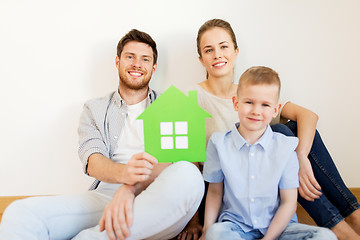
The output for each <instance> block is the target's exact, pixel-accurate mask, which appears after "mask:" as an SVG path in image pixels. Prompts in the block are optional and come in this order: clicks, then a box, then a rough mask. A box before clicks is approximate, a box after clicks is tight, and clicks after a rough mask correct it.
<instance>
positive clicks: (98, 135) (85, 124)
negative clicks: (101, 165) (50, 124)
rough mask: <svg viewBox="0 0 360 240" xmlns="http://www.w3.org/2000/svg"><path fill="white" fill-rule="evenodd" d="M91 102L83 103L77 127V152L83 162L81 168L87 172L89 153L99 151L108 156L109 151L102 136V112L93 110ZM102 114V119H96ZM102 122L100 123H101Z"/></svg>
mask: <svg viewBox="0 0 360 240" xmlns="http://www.w3.org/2000/svg"><path fill="white" fill-rule="evenodd" d="M90 105H91V102H90V101H89V102H87V103H85V105H84V107H83V112H82V114H81V117H80V123H79V128H78V134H79V150H78V154H79V157H80V160H81V162H82V163H83V170H84V173H85V174H88V173H87V164H88V159H89V157H90V155H91V154H94V153H100V154H102V155H104V156H105V157H109V151H108V149H107V146H106V143H105V136H104V125H105V124H104V114H105V113H101V111H95V112H94V109H91V107H90ZM99 115H102V117H101V118H102V119H103V120H102V121H100V122H99V121H96V118H97V117H99ZM101 124H102V125H101Z"/></svg>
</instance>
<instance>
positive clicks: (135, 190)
mask: <svg viewBox="0 0 360 240" xmlns="http://www.w3.org/2000/svg"><path fill="white" fill-rule="evenodd" d="M156 61H157V50H156V43H155V42H154V41H153V39H152V38H151V37H150V36H149V35H148V34H146V33H144V32H140V31H138V30H135V29H134V30H131V31H130V32H129V33H128V34H126V35H125V36H124V37H123V38H122V39H121V40H120V41H119V44H118V48H117V56H116V58H115V64H116V68H117V69H118V73H119V88H118V91H115V92H113V93H111V94H110V95H108V96H106V97H103V98H99V99H93V100H90V101H88V102H87V103H86V104H85V105H84V111H83V114H82V116H81V119H80V126H79V136H80V148H79V156H80V158H81V160H82V162H83V164H84V171H85V173H86V174H88V175H90V176H92V177H94V178H96V179H97V180H96V181H95V182H94V184H93V185H92V187H91V190H93V191H89V192H86V193H83V194H79V195H75V196H73V195H72V196H54V197H39V198H29V199H25V200H21V201H18V202H14V203H13V204H11V205H10V206H9V207H8V209H7V210H6V212H5V213H4V216H3V221H2V224H1V226H0V239H26V240H30V239H69V238H72V237H74V236H75V235H77V236H76V237H75V238H74V239H86V240H89V239H111V240H113V239H125V238H127V239H169V238H172V237H175V236H176V235H177V234H178V233H179V232H180V231H181V230H182V229H183V228H184V227H185V225H186V224H187V222H188V221H189V220H190V219H191V217H192V216H193V215H194V213H195V212H196V209H197V208H198V205H199V204H200V201H201V198H202V195H203V191H204V186H203V180H202V176H201V174H200V172H199V171H198V169H197V168H196V167H195V165H194V164H191V163H188V162H178V163H175V164H165V163H162V164H158V163H157V160H156V158H155V157H153V156H151V155H149V154H147V153H145V152H143V151H144V139H143V129H142V122H140V121H139V120H136V118H137V116H139V115H140V114H141V113H142V112H143V111H144V109H145V108H146V107H147V106H148V105H149V104H151V103H152V102H153V101H154V100H155V98H156V93H155V92H154V91H153V90H151V89H150V88H149V82H150V79H151V76H152V74H153V73H154V72H155V70H156V67H157V64H156ZM144 190H146V191H144ZM104 209H105V210H104ZM99 220H100V221H99ZM97 223H98V224H99V225H98V226H96V227H93V226H95V225H96V224H97ZM80 231H81V233H80V234H78V233H79V232H80Z"/></svg>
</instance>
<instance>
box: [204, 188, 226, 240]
mask: <svg viewBox="0 0 360 240" xmlns="http://www.w3.org/2000/svg"><path fill="white" fill-rule="evenodd" d="M223 193H224V181H221V182H219V183H209V189H208V193H207V195H206V202H205V218H204V228H203V233H202V236H201V238H200V240H205V235H206V231H207V230H208V229H209V227H210V226H211V225H212V224H214V223H215V222H216V220H217V218H218V215H219V211H220V207H221V202H222V197H223Z"/></svg>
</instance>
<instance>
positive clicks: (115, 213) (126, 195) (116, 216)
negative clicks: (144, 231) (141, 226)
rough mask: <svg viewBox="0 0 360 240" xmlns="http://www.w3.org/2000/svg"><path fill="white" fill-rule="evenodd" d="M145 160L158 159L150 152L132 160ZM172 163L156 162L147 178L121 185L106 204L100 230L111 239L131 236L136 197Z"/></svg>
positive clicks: (140, 154)
mask: <svg viewBox="0 0 360 240" xmlns="http://www.w3.org/2000/svg"><path fill="white" fill-rule="evenodd" d="M143 160H144V161H148V162H150V161H153V160H155V161H156V159H155V158H154V157H153V156H151V155H150V154H148V153H139V154H134V155H133V156H132V157H131V160H130V161H143ZM130 161H129V162H130ZM170 164H171V163H160V164H155V165H153V168H152V171H151V173H150V174H149V175H147V176H148V177H147V179H146V180H144V181H142V182H137V183H136V184H134V185H129V184H124V185H122V186H120V187H119V189H118V190H117V191H116V193H115V195H114V197H113V199H112V200H111V202H110V203H109V204H108V205H107V206H106V208H105V210H104V213H103V215H102V217H101V219H100V221H99V225H100V231H103V230H106V233H107V235H108V237H109V239H110V240H116V239H119V240H121V239H125V238H126V237H129V236H130V230H129V229H130V227H131V225H132V222H133V204H134V199H135V197H136V196H137V195H138V194H140V193H141V192H142V191H143V190H144V189H146V188H147V187H148V186H149V185H150V184H151V183H152V182H153V181H154V180H155V178H156V177H157V176H159V174H160V173H161V172H162V171H163V170H164V169H165V168H166V167H167V166H169V165H170ZM124 171H126V170H124ZM125 175H126V174H125ZM129 176H134V177H137V175H136V174H130V175H129Z"/></svg>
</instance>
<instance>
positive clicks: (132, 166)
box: [123, 152, 157, 185]
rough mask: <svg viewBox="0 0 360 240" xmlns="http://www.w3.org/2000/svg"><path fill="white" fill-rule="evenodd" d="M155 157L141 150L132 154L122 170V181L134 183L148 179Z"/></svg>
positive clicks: (155, 160)
mask: <svg viewBox="0 0 360 240" xmlns="http://www.w3.org/2000/svg"><path fill="white" fill-rule="evenodd" d="M155 164H157V159H156V158H155V157H153V156H152V155H150V154H148V153H146V152H142V153H137V154H134V155H132V157H131V158H130V160H129V162H128V163H127V164H126V166H125V169H124V171H123V176H124V183H125V184H129V185H134V184H135V183H137V182H145V181H146V180H148V179H149V177H150V174H151V173H152V169H153V168H154V165H155Z"/></svg>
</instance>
